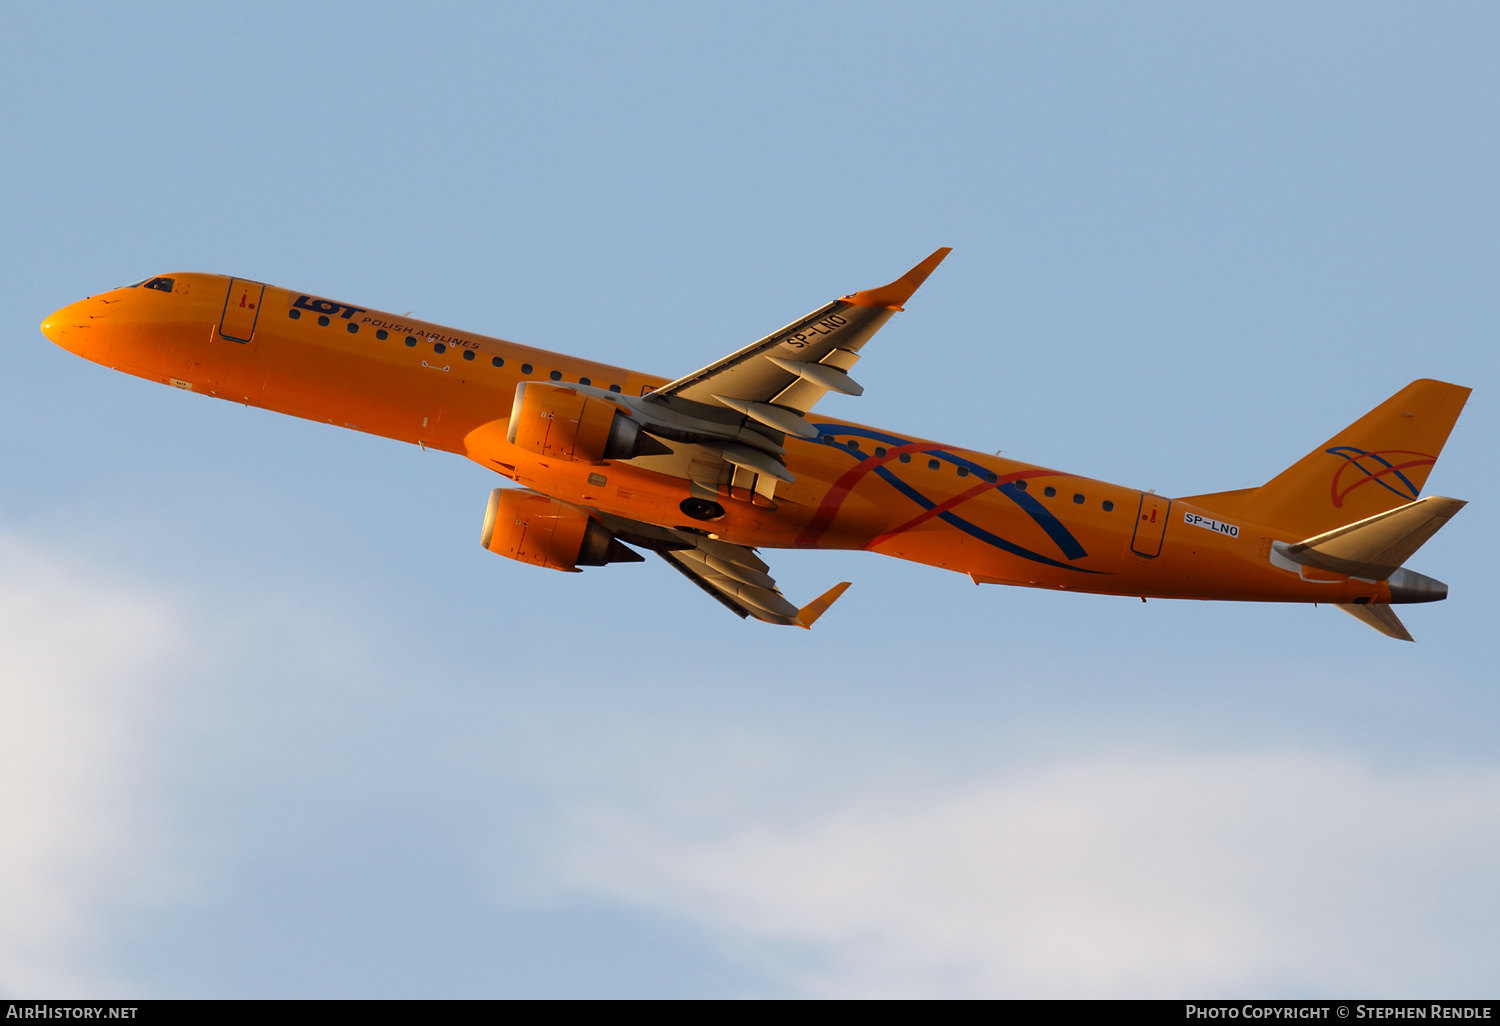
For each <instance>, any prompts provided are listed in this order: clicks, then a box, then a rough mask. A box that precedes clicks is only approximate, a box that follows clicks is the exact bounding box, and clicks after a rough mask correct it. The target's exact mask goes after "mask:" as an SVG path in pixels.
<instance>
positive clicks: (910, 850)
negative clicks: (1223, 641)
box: [563, 753, 1500, 996]
mask: <svg viewBox="0 0 1500 1026" xmlns="http://www.w3.org/2000/svg"><path fill="white" fill-rule="evenodd" d="M721 800H722V801H724V803H725V804H724V805H723V806H722V807H720V808H718V809H716V810H714V811H712V812H707V813H706V814H705V816H704V817H702V819H700V821H699V822H696V823H685V822H683V821H682V820H669V819H667V818H666V817H661V816H657V817H652V816H649V815H636V816H622V815H620V814H618V813H614V814H590V815H584V816H582V817H580V824H581V826H580V829H581V831H582V833H581V834H580V835H578V839H577V841H576V843H575V844H574V845H573V847H572V849H571V851H570V852H569V854H568V855H567V857H566V858H565V860H564V865H565V869H564V870H563V872H564V874H565V875H566V876H567V877H568V878H569V879H570V880H571V881H572V883H573V884H574V885H575V886H579V887H583V888H585V889H588V890H590V891H592V892H594V893H602V894H606V895H609V896H611V897H614V898H619V899H624V900H626V901H629V902H631V903H635V904H637V905H640V906H644V907H648V908H652V909H656V910H660V911H665V912H667V913H668V914H670V915H672V916H674V917H677V918H680V919H682V920H686V921H687V922H690V923H693V924H696V925H698V926H700V927H702V928H704V929H706V930H707V931H708V932H709V933H710V934H711V935H713V936H715V937H717V938H718V940H719V941H720V942H721V943H722V944H723V945H724V946H725V947H726V949H728V950H730V951H733V952H736V953H737V954H738V955H739V956H740V957H744V958H747V959H750V960H753V961H755V962H757V963H759V964H760V965H761V966H762V967H763V968H765V969H767V970H769V971H770V972H772V973H775V974H777V975H779V976H780V977H781V978H783V979H784V980H786V981H788V982H789V983H791V984H793V985H795V986H798V987H800V988H802V989H804V990H805V991H806V992H808V993H812V994H824V995H923V994H933V995H936V994H948V995H957V994H974V995H1007V996H1049V995H1076V996H1155V995H1161V996H1184V995H1200V996H1207V995H1213V994H1313V993H1326V992H1330V991H1335V992H1337V991H1342V992H1348V993H1359V994H1395V993H1400V994H1410V993H1419V992H1421V993H1445V994H1456V993H1460V992H1464V993H1472V992H1474V991H1477V990H1480V989H1483V988H1486V987H1488V984H1489V981H1490V975H1489V974H1490V973H1491V972H1492V970H1493V965H1494V964H1495V961H1496V960H1497V956H1500V931H1497V928H1496V927H1495V925H1494V924H1495V923H1496V922H1497V921H1500V915H1497V913H1500V878H1497V874H1496V872H1495V870H1496V868H1497V866H1496V863H1497V858H1500V856H1497V854H1496V853H1497V852H1500V771H1496V770H1493V769H1479V770H1473V771H1459V770H1452V771H1444V772H1411V773H1405V774H1395V775H1390V774H1381V773H1377V772H1375V771H1373V770H1371V769H1369V768H1368V767H1366V766H1364V765H1362V764H1359V763H1356V762H1354V761H1350V760H1346V759H1339V758H1331V757H1318V756H1312V755H1307V754H1301V753H1275V754H1258V755H1203V756H1181V757H1142V756H1138V755H1131V756H1118V757H1114V758H1104V759H1099V760H1098V761H1092V762H1083V763H1077V764H1073V765H1066V766H1060V767H1056V768H1052V769H1048V770H1045V771H1040V772H1029V773H1012V774H1008V775H1001V776H997V777H995V778H994V779H990V780H988V781H986V782H982V783H978V784H973V785H971V786H967V787H963V788H952V787H949V788H947V789H942V788H932V789H930V790H929V791H928V792H927V793H915V794H913V793H908V794H906V795H904V796H901V797H899V798H892V797H890V796H889V794H888V793H887V794H883V795H870V796H868V797H866V798H863V799H855V800H850V801H845V802H844V803H843V804H842V805H841V806H840V807H837V808H832V809H830V810H829V811H828V812H827V814H826V815H825V816H824V817H822V818H821V819H819V820H818V821H816V822H811V823H809V822H803V823H801V824H799V825H790V826H789V825H785V824H778V823H776V822H773V821H768V820H766V819H765V818H764V817H761V818H759V819H758V820H757V818H756V817H755V816H746V817H745V819H746V820H748V822H743V823H741V824H740V825H738V826H735V827H727V826H726V827H723V828H722V829H719V830H717V831H706V830H705V828H704V823H703V821H702V820H703V819H711V820H712V821H714V822H715V823H719V824H727V823H731V822H733V821H734V820H735V818H736V810H735V809H734V808H733V800H732V799H731V798H728V797H727V796H721ZM710 833H711V834H713V836H707V835H709V834H710Z"/></svg>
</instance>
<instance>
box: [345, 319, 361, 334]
mask: <svg viewBox="0 0 1500 1026" xmlns="http://www.w3.org/2000/svg"><path fill="white" fill-rule="evenodd" d="M348 329H349V334H351V335H358V334H359V325H358V324H355V323H354V322H353V321H350V322H349V325H348Z"/></svg>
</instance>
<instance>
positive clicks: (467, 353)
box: [464, 349, 474, 360]
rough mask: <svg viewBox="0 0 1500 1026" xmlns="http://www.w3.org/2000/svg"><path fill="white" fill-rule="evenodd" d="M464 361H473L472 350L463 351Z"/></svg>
mask: <svg viewBox="0 0 1500 1026" xmlns="http://www.w3.org/2000/svg"><path fill="white" fill-rule="evenodd" d="M464 359H465V360H472V359H474V350H472V349H465V350H464Z"/></svg>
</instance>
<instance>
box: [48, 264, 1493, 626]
mask: <svg viewBox="0 0 1500 1026" xmlns="http://www.w3.org/2000/svg"><path fill="white" fill-rule="evenodd" d="M948 252H949V251H948V250H947V249H940V250H938V251H937V252H935V253H933V254H932V255H931V256H930V257H928V258H927V259H926V260H923V261H922V262H921V263H920V264H918V265H917V266H916V267H914V268H912V269H911V270H910V271H908V272H907V273H906V274H905V275H903V276H902V277H900V278H898V279H897V280H896V281H894V282H892V283H891V284H889V285H886V286H883V287H881V288H877V289H870V290H867V291H864V292H856V293H854V294H853V295H849V296H844V297H843V298H842V299H837V300H834V301H833V302H831V303H829V304H827V305H826V306H823V307H820V308H819V309H817V310H814V311H813V312H812V313H810V314H808V315H807V316H806V317H803V318H800V319H799V320H796V321H794V322H793V323H791V324H789V325H788V326H786V327H785V328H782V329H780V330H778V331H775V332H772V333H771V334H770V335H767V336H766V337H765V338H763V339H761V340H760V341H758V342H755V343H753V344H751V345H749V346H746V347H745V348H744V349H741V350H739V351H738V352H736V353H731V354H730V355H729V356H726V357H724V358H723V359H721V360H718V361H715V362H714V363H711V364H709V365H708V366H707V367H704V368H703V369H702V370H697V371H694V372H693V373H691V374H687V375H684V376H682V377H679V378H677V379H675V380H668V379H666V378H659V377H654V376H652V375H648V374H642V373H639V372H637V371H631V370H624V369H622V368H619V367H611V366H607V365H605V364H600V363H592V362H590V361H587V360H579V359H575V358H573V357H569V356H563V355H560V354H557V353H550V352H546V351H545V350H541V349H531V348H529V347H527V346H522V345H517V344H516V343H514V342H506V341H503V340H501V339H495V338H487V337H485V336H482V335H475V334H472V333H469V332H464V331H459V330H457V329H454V328H445V327H442V326H440V325H436V324H429V323H426V322H423V321H416V320H412V319H411V318H408V317H405V316H398V315H396V314H389V313H381V312H379V311H376V310H370V309H367V308H365V307H361V306H353V305H351V304H349V303H344V302H339V301H336V300H332V299H325V298H322V297H320V296H314V295H310V294H306V293H300V292H296V291H289V290H287V289H281V288H276V287H274V286H271V285H264V284H262V283H260V282H254V281H248V280H246V279H243V278H230V277H225V276H223V275H217V274H170V275H162V276H159V277H155V278H150V279H147V280H145V281H141V282H137V283H136V284H134V285H130V286H127V287H125V288H119V289H115V290H113V291H111V292H106V293H104V294H102V295H98V296H93V297H90V298H88V299H85V300H83V301H82V302H78V303H74V304H73V305H71V306H67V307H64V308H63V309H61V310H59V311H57V312H56V313H54V314H53V315H52V316H50V317H48V318H47V320H46V321H45V322H43V324H42V331H43V333H44V334H45V335H46V336H47V337H48V338H49V339H51V340H52V341H53V342H55V343H57V344H58V345H60V346H62V347H63V348H64V349H67V350H68V351H69V352H72V353H76V354H77V355H79V356H82V357H84V358H85V359H88V360H93V361H94V362H96V363H100V364H103V365H105V366H107V367H111V368H114V369H116V370H120V371H124V372H126V373H128V374H135V375H137V376H139V377H143V378H148V379H150V380H152V381H159V382H162V383H164V384H168V385H172V386H174V387H177V388H181V389H186V390H189V391H193V392H201V393H204V394H206V395H211V396H215V397H217V398H220V399H227V400H230V401H232V402H237V403H245V404H248V405H251V406H262V407H265V408H266V409H269V410H276V411H278V412H280V413H287V414H291V415H293V416H296V417H305V418H307V419H308V420H316V421H322V422H325V423H329V424H336V425H339V426H342V427H348V428H353V429H355V430H357V431H366V432H369V433H372V434H377V435H383V436H385V437H388V438H395V439H399V440H400V441H403V442H411V443H415V444H418V445H422V446H425V447H427V448H433V449H441V450H443V451H445V452H452V453H458V454H461V455H463V456H466V457H468V458H469V459H471V460H473V461H475V462H476V463H478V464H480V465H481V466H484V467H487V468H489V469H490V470H493V471H495V472H496V473H498V474H500V475H502V476H504V477H506V478H509V479H510V480H512V481H514V482H516V483H517V484H519V485H521V486H522V487H519V488H496V489H495V490H494V491H493V492H491V494H490V499H489V508H488V509H487V510H486V512H485V516H484V528H483V532H482V542H483V545H484V547H485V548H487V549H489V550H490V551H491V552H495V553H498V554H500V555H502V556H508V557H510V558H511V559H515V560H519V561H521V562H523V563H532V564H535V565H537V566H543V567H550V568H552V569H554V570H565V571H570V572H576V571H577V570H578V568H579V567H584V566H602V565H604V564H607V563H618V562H639V561H641V560H642V559H643V557H642V556H641V555H640V554H639V553H638V552H637V551H636V550H637V549H646V550H650V551H652V552H655V553H657V554H658V555H659V556H661V558H662V559H664V560H666V561H667V562H668V563H670V564H671V565H672V566H673V567H675V568H676V569H677V570H678V571H680V572H681V573H682V574H683V575H684V576H686V577H688V578H689V579H690V580H692V581H693V583H695V584H697V585H698V586H699V587H700V588H702V589H703V590H704V591H705V592H707V593H708V594H709V595H711V596H713V597H714V598H715V599H717V600H718V601H719V602H721V603H723V604H724V605H725V606H727V607H728V608H729V609H730V610H732V611H733V612H735V613H737V614H738V615H740V616H741V617H754V618H755V619H757V620H761V621H764V622H766V623H773V624H787V625H795V626H801V627H810V626H812V623H813V621H814V620H816V619H817V618H818V617H819V616H821V615H822V614H823V612H824V611H825V610H827V609H828V607H829V606H830V605H831V604H832V603H833V602H834V600H835V599H837V598H838V597H839V595H841V594H842V593H843V591H844V589H845V588H847V587H848V583H847V582H845V583H843V584H839V585H837V586H835V587H833V588H832V589H830V590H829V591H828V592H827V593H825V594H824V595H823V596H821V597H820V598H818V599H816V600H814V601H813V602H811V603H809V604H807V605H805V606H801V607H800V608H799V607H798V606H796V605H794V604H793V603H791V602H789V601H788V600H787V599H786V597H785V596H783V595H782V593H781V592H780V591H779V590H778V589H777V587H776V582H775V580H774V579H773V578H772V577H771V575H770V568H769V567H768V566H767V565H766V563H765V562H764V561H763V560H762V559H761V558H760V556H759V555H757V549H768V548H788V549H795V548H832V549H868V550H870V551H872V552H880V553H884V554H886V555H890V556H896V557H899V558H901V559H908V560H913V561H915V562H918V563H926V564H928V565H930V566H938V567H943V568H945V569H948V570H953V571H957V572H960V573H966V574H968V575H969V576H970V577H971V578H973V580H974V582H975V583H976V584H1015V585H1024V586H1029V587H1033V588H1056V589H1060V590H1064V591H1085V592H1097V593H1102V594H1109V595H1132V596H1139V597H1141V598H1142V599H1143V600H1144V599H1145V598H1147V597H1159V598H1190V599H1236V600H1242V601H1244V600H1248V601H1261V602H1330V603H1333V604H1336V605H1338V606H1339V607H1340V608H1341V609H1344V610H1346V611H1348V612H1350V613H1352V614H1354V615H1355V616H1356V617H1358V618H1359V619H1361V620H1363V621H1364V622H1365V623H1367V624H1368V625H1370V626H1371V627H1374V628H1375V629H1376V630H1378V631H1381V632H1382V633H1384V634H1387V635H1390V636H1391V637H1395V638H1402V639H1405V640H1411V635H1410V634H1408V633H1407V631H1406V628H1405V627H1404V626H1403V625H1402V623H1401V621H1400V620H1399V619H1398V618H1397V617H1396V614H1395V613H1394V612H1393V611H1392V609H1391V605H1392V604H1393V603H1402V602H1430V601H1434V600H1437V599H1442V598H1446V597H1447V593H1448V589H1447V586H1446V585H1444V584H1442V583H1441V582H1439V581H1436V580H1433V579H1432V578H1430V577H1425V576H1423V575H1422V574H1419V573H1416V572H1414V571H1412V570H1408V569H1406V567H1405V566H1403V564H1404V563H1405V562H1406V560H1407V559H1408V558H1409V557H1410V556H1411V555H1412V554H1413V553H1414V552H1416V550H1417V549H1418V547H1420V546H1421V545H1422V543H1423V542H1425V541H1426V540H1427V539H1428V538H1430V537H1431V536H1432V535H1433V533H1434V532H1436V531H1437V530H1438V529H1439V528H1440V527H1442V525H1443V524H1445V523H1446V522H1447V521H1448V519H1449V518H1450V517H1452V516H1453V515H1454V514H1455V513H1456V512H1457V511H1458V510H1459V509H1460V508H1461V507H1462V506H1463V505H1464V503H1463V502H1462V501H1460V500H1457V499H1447V498H1443V497H1440V496H1428V497H1426V498H1421V497H1420V492H1421V489H1422V486H1423V484H1424V483H1425V482H1426V480H1427V475H1428V473H1429V472H1430V471H1431V469H1432V466H1433V464H1434V463H1435V462H1436V461H1437V458H1438V454H1439V453H1440V452H1441V450H1442V447H1443V443H1444V442H1445V441H1446V440H1447V437H1448V433H1449V431H1451V430H1452V428H1453V424H1454V422H1455V421H1456V420H1457V419H1458V415H1459V413H1460V411H1461V410H1462V409H1463V406H1464V403H1465V401H1466V400H1467V398H1468V395H1469V389H1467V388H1463V387H1461V386H1459V385H1450V384H1445V383H1443V382H1440V381H1430V380H1422V381H1415V382H1412V383H1411V384H1410V385H1408V386H1406V387H1405V388H1403V389H1402V390H1401V391H1400V392H1397V393H1396V394H1395V395H1394V396H1392V397H1391V398H1390V399H1388V400H1386V401H1385V402H1384V403H1381V404H1380V405H1379V406H1377V407H1376V408H1375V409H1373V410H1371V411H1370V412H1369V413H1367V414H1366V415H1365V416H1363V417H1361V418H1360V419H1359V420H1356V421H1355V422H1354V423H1353V424H1351V425H1349V426H1348V427H1347V428H1345V429H1344V430H1342V431H1340V432H1338V433H1337V434H1335V435H1334V436H1333V437H1332V438H1330V439H1329V440H1328V441H1327V442H1324V443H1323V444H1322V445H1320V446H1318V447H1317V448H1316V449H1314V450H1313V451H1312V452H1311V453H1309V454H1308V455H1307V456H1305V457H1303V458H1302V459H1301V460H1299V461H1298V462H1296V463H1294V464H1293V465H1292V466H1291V467H1290V468H1288V469H1287V470H1285V471H1283V472H1282V473H1281V474H1278V475H1277V476H1276V477H1275V478H1273V479H1272V480H1271V481H1270V482H1268V483H1266V484H1264V485H1261V486H1260V487H1259V488H1245V489H1241V490H1239V491H1232V492H1218V493H1215V494H1211V495H1191V496H1187V497H1184V498H1176V499H1172V498H1167V497H1166V496H1161V495H1156V494H1154V493H1153V492H1142V491H1138V490H1136V489H1133V488H1126V487H1122V486H1120V485H1113V484H1107V483H1105V482H1103V481H1096V480H1092V479H1090V478H1086V477H1079V476H1078V475H1076V474H1069V473H1065V472H1063V471H1060V470H1052V469H1050V468H1048V467H1040V466H1033V465H1031V464H1026V463H1020V462H1017V461H1015V460H1009V459H1004V458H1002V457H1000V456H991V455H988V454H987V453H980V452H973V451H971V450H967V449H960V448H957V447H955V446H951V445H942V444H939V443H936V442H930V441H927V440H925V439H921V438H913V437H911V436H909V435H905V434H901V433H898V432H893V431H886V430H881V429H877V428H871V427H865V426H864V425H861V424H852V423H848V422H845V421H840V420H833V419H830V418H823V417H817V416H814V415H813V414H812V412H811V411H812V409H813V407H814V406H815V405H816V404H817V402H818V400H819V399H821V398H822V397H823V395H824V394H825V393H827V392H830V391H832V392H841V393H844V394H847V395H859V394H860V393H861V391H862V389H861V388H860V386H859V385H858V384H856V383H855V381H854V379H853V378H852V377H850V375H849V371H850V369H851V368H852V367H853V366H854V364H855V362H856V361H857V360H858V359H859V356H860V352H861V350H862V349H863V347H864V345H865V343H866V342H868V341H869V340H870V338H871V337H872V336H873V335H874V334H875V332H876V331H878V330H879V329H880V327H881V325H883V324H884V323H885V322H886V321H887V320H889V319H890V317H891V315H892V314H894V313H895V312H897V311H899V310H901V309H902V308H903V304H905V303H906V301H907V300H908V299H910V298H911V296H912V294H913V293H914V292H915V291H916V290H917V287H918V286H920V285H921V284H922V282H923V281H924V280H926V278H927V276H928V275H929V274H931V273H932V271H933V269H934V268H936V267H937V265H938V264H939V263H940V262H941V261H942V260H943V258H944V257H946V256H947V255H948Z"/></svg>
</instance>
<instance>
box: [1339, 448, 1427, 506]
mask: <svg viewBox="0 0 1500 1026" xmlns="http://www.w3.org/2000/svg"><path fill="white" fill-rule="evenodd" d="M1325 451H1326V452H1328V453H1329V454H1330V455H1333V456H1337V457H1339V458H1340V459H1342V460H1344V464H1343V465H1342V466H1341V467H1339V469H1338V470H1337V471H1336V472H1335V473H1334V475H1333V484H1332V486H1331V487H1330V497H1331V498H1332V499H1333V505H1334V507H1335V508H1336V509H1341V508H1343V505H1344V498H1345V497H1346V496H1347V495H1348V494H1349V493H1350V492H1352V491H1354V490H1355V489H1356V488H1359V487H1360V486H1362V485H1367V484H1372V483H1373V484H1377V485H1379V486H1380V487H1381V488H1384V489H1385V490H1386V491H1388V492H1391V493H1392V494H1394V495H1399V496H1400V497H1401V498H1403V499H1405V500H1407V501H1408V502H1411V501H1413V500H1415V499H1416V498H1417V496H1418V494H1420V492H1421V491H1422V489H1421V488H1420V487H1418V486H1417V485H1415V484H1413V483H1412V481H1411V479H1410V478H1408V477H1407V476H1406V475H1405V474H1403V473H1402V471H1403V470H1411V469H1412V468H1413V467H1430V466H1432V465H1433V464H1434V463H1436V462H1437V457H1436V456H1429V455H1428V454H1427V453H1425V452H1411V451H1409V450H1407V449H1378V450H1376V451H1374V452H1368V451H1366V450H1364V449H1359V448H1356V447H1355V446H1352V445H1336V446H1334V447H1333V448H1332V449H1327V450H1325ZM1393 461H1394V462H1393ZM1346 471H1347V472H1348V476H1349V478H1350V479H1351V480H1349V481H1347V482H1346V481H1345V480H1344V477H1345V472H1346Z"/></svg>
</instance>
